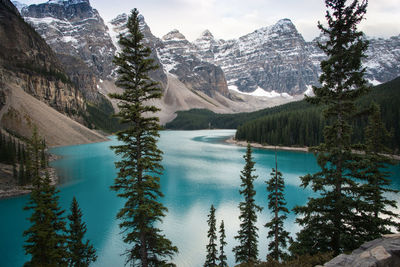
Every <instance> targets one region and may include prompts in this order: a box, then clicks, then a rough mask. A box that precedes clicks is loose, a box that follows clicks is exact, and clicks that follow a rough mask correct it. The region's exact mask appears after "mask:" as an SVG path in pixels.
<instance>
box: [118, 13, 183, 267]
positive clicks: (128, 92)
mask: <svg viewBox="0 0 400 267" xmlns="http://www.w3.org/2000/svg"><path fill="white" fill-rule="evenodd" d="M143 38H144V37H143V34H142V33H141V32H140V25H139V13H138V11H137V10H136V9H134V10H132V13H131V15H130V16H129V18H128V22H127V32H126V33H125V34H123V35H120V37H119V44H120V46H121V49H122V51H121V52H120V53H118V55H117V56H115V58H114V63H115V64H116V65H117V67H118V68H117V73H118V77H117V81H116V85H117V86H119V87H121V88H123V89H124V91H123V93H121V94H112V95H110V96H111V97H113V98H115V99H117V100H120V102H119V104H118V106H119V109H120V112H119V113H118V114H117V116H118V117H119V118H120V122H121V123H122V124H123V125H124V127H126V128H125V130H122V131H120V132H118V133H117V137H118V140H119V141H120V142H122V143H121V145H117V146H113V147H112V148H113V149H114V150H115V153H116V154H117V155H120V156H121V161H119V162H116V167H117V168H118V169H119V172H118V177H117V178H116V179H115V182H114V185H113V186H112V187H111V188H112V190H115V191H117V193H118V196H119V197H122V198H125V199H126V202H125V205H124V207H123V208H122V209H121V210H120V211H119V212H118V214H117V218H118V219H119V220H121V223H120V225H119V226H120V228H121V229H122V233H123V234H124V242H125V243H127V244H129V245H130V247H129V248H128V249H127V251H126V255H127V258H126V262H127V263H130V264H140V265H141V266H144V267H145V266H160V265H165V264H167V262H166V258H167V257H169V258H172V256H173V255H174V254H175V253H177V251H178V249H177V248H176V247H175V246H173V245H172V243H171V241H170V240H168V239H167V238H166V237H165V236H164V235H163V234H162V231H161V230H160V229H159V228H157V227H158V225H159V223H160V222H161V221H162V218H163V217H164V216H165V212H167V208H166V207H164V206H163V205H162V203H161V202H160V198H161V197H162V196H163V194H162V192H161V190H160V177H159V176H160V175H161V173H162V166H161V164H160V162H161V160H162V151H161V150H160V149H158V147H157V140H158V138H159V130H160V126H159V124H158V121H159V120H158V118H157V117H155V116H154V113H155V112H157V111H159V109H158V108H157V107H155V106H152V105H150V104H149V102H150V101H152V100H156V99H159V98H161V96H162V90H161V88H160V86H159V84H158V83H156V82H154V81H153V80H151V79H150V77H149V76H148V73H149V72H150V71H152V70H155V69H157V68H158V66H157V65H156V64H155V63H154V60H153V59H152V58H150V53H151V50H150V48H149V47H147V46H145V42H144V39H143Z"/></svg>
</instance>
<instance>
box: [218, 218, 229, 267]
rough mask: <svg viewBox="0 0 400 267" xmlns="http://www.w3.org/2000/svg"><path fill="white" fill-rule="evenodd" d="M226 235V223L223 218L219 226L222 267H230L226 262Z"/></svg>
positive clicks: (220, 262)
mask: <svg viewBox="0 0 400 267" xmlns="http://www.w3.org/2000/svg"><path fill="white" fill-rule="evenodd" d="M225 238H226V235H225V225H224V221H223V220H222V222H221V225H220V227H219V245H220V246H219V257H218V259H219V265H218V266H220V267H228V264H227V263H226V260H227V258H226V255H225V251H224V248H225V246H226V244H227V243H226V241H225Z"/></svg>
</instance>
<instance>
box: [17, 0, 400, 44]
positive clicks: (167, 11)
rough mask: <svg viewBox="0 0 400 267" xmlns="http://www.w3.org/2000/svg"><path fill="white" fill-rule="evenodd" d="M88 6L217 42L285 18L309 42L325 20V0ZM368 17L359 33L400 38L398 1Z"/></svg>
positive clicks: (387, 0)
mask: <svg viewBox="0 0 400 267" xmlns="http://www.w3.org/2000/svg"><path fill="white" fill-rule="evenodd" d="M19 1H20V2H23V3H25V4H32V3H43V2H47V1H43V0H19ZM90 3H91V5H92V6H93V7H94V8H96V9H97V10H98V11H99V13H100V15H101V16H102V17H103V19H104V20H105V21H109V20H111V19H112V18H114V17H116V16H117V15H118V14H121V13H124V12H125V13H129V12H130V10H131V9H133V8H135V7H136V8H137V9H138V10H139V12H140V13H141V14H142V15H143V16H144V17H145V20H146V22H147V24H148V25H149V26H150V29H151V31H152V32H153V34H154V35H156V36H157V37H162V36H163V35H165V34H166V33H168V32H169V31H171V30H173V29H177V30H179V31H180V32H181V33H182V34H183V35H185V36H186V38H187V39H188V40H190V41H193V40H195V39H196V38H198V37H199V35H200V34H201V33H202V32H203V31H204V30H205V29H208V30H210V31H211V32H212V33H213V35H214V36H215V37H216V38H221V39H232V38H238V37H240V36H242V35H244V34H247V33H250V32H253V31H254V30H256V29H258V28H261V27H265V26H269V25H271V24H274V23H276V22H277V21H278V20H279V19H283V18H289V19H291V20H292V22H293V23H294V24H295V25H296V27H297V30H298V31H299V32H300V33H301V34H302V35H303V37H304V38H305V39H306V40H307V41H310V40H312V39H313V38H315V37H316V36H318V35H319V30H318V29H317V26H316V25H317V22H318V20H320V21H321V22H324V21H325V18H324V15H325V5H324V1H323V0H279V1H277V0H90ZM365 18H366V20H364V21H363V22H362V24H361V25H360V29H361V30H363V31H364V33H366V34H367V35H368V36H373V37H390V36H394V35H399V34H400V2H399V0H370V1H369V4H368V8H367V14H366V16H365Z"/></svg>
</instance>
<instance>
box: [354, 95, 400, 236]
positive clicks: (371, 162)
mask: <svg viewBox="0 0 400 267" xmlns="http://www.w3.org/2000/svg"><path fill="white" fill-rule="evenodd" d="M365 137H366V140H365V145H364V146H363V147H362V148H361V149H362V150H363V151H365V154H361V155H360V156H359V157H360V159H359V160H358V161H357V162H358V168H356V169H355V170H354V172H355V173H354V176H355V177H356V178H359V179H361V180H365V182H364V183H362V184H361V185H360V189H359V193H358V199H359V203H360V204H359V208H358V209H357V214H358V217H359V223H358V225H357V232H356V233H355V234H357V233H359V235H360V237H359V238H360V240H361V242H365V241H369V240H373V239H376V238H379V237H381V236H382V235H384V234H390V233H392V230H391V228H398V227H399V223H398V222H396V219H398V218H399V214H398V213H396V212H394V211H392V210H396V209H397V202H396V201H395V200H393V199H388V193H398V192H399V191H398V190H394V189H391V188H390V184H391V180H390V172H388V171H387V167H388V166H389V165H391V164H393V163H394V162H393V161H392V160H391V159H390V158H389V157H388V156H386V155H385V154H389V153H391V152H392V151H391V150H390V149H389V148H388V147H386V146H385V143H387V140H388V139H390V138H391V134H390V133H389V132H388V131H387V129H386V127H385V125H384V123H383V122H382V120H381V112H380V108H379V106H378V105H377V104H375V103H373V104H372V105H371V115H370V116H369V120H368V126H367V127H366V128H365ZM388 207H390V208H392V210H389V209H388Z"/></svg>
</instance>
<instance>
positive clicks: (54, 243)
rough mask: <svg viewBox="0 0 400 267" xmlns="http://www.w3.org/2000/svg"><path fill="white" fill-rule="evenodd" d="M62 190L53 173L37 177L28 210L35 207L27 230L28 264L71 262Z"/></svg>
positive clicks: (63, 264) (26, 250)
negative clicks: (68, 255)
mask: <svg viewBox="0 0 400 267" xmlns="http://www.w3.org/2000/svg"><path fill="white" fill-rule="evenodd" d="M58 192H59V191H58V190H57V189H56V188H55V186H53V185H51V181H50V178H49V176H48V175H47V174H46V176H45V177H44V178H40V177H37V176H36V177H34V179H33V189H32V192H31V194H30V200H29V202H28V204H27V206H25V208H24V209H25V210H32V211H33V213H32V215H31V216H30V218H29V221H30V222H31V224H32V225H31V227H30V228H29V229H28V230H26V231H25V232H24V236H25V237H26V238H27V239H26V240H25V242H26V244H25V245H24V249H25V254H30V255H31V259H30V260H29V261H28V262H27V263H26V265H27V266H67V263H66V257H67V252H66V247H65V242H66V237H65V234H64V232H65V221H64V217H62V215H63V213H64V211H63V210H62V209H61V208H60V207H59V205H58V198H59V197H58V195H57V194H58Z"/></svg>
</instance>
